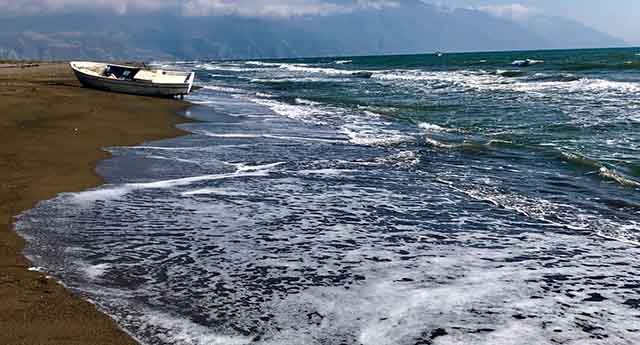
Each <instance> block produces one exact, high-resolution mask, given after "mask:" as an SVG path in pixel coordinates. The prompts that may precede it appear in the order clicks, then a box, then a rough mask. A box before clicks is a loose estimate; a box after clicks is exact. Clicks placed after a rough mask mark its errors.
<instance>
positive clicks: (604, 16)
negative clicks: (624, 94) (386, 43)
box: [432, 0, 640, 46]
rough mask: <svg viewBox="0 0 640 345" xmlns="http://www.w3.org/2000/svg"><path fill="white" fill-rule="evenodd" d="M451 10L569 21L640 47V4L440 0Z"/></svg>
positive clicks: (635, 0)
mask: <svg viewBox="0 0 640 345" xmlns="http://www.w3.org/2000/svg"><path fill="white" fill-rule="evenodd" d="M432 2H434V3H439V4H442V5H445V6H448V7H465V8H467V7H473V8H484V9H494V10H495V12H496V13H500V12H502V13H503V14H504V13H506V12H507V11H508V10H509V9H515V11H516V14H517V12H519V11H526V10H529V11H533V12H534V13H544V14H546V15H558V16H562V17H568V18H572V19H575V20H578V21H579V22H582V23H584V24H587V25H589V26H591V27H593V28H595V29H598V30H600V31H603V32H606V33H609V34H611V35H613V36H616V37H618V38H621V39H623V40H625V41H627V42H629V43H632V44H635V45H639V46H640V0H516V1H514V0H511V1H509V0H506V1H505V0H440V1H435V0H434V1H432Z"/></svg>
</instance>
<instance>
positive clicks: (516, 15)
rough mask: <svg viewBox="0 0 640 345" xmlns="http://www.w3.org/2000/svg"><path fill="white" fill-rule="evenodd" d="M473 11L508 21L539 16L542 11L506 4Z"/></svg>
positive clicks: (481, 7)
mask: <svg viewBox="0 0 640 345" xmlns="http://www.w3.org/2000/svg"><path fill="white" fill-rule="evenodd" d="M473 9H475V10H479V11H483V12H487V13H489V14H491V15H493V16H496V17H501V18H508V19H514V20H518V19H524V18H527V17H530V16H532V15H536V14H540V13H541V12H542V11H541V10H540V9H538V8H535V7H530V6H525V5H523V4H517V3H516V4H507V5H486V6H479V7H474V8H473Z"/></svg>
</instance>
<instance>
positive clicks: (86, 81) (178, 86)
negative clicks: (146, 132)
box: [71, 63, 195, 97]
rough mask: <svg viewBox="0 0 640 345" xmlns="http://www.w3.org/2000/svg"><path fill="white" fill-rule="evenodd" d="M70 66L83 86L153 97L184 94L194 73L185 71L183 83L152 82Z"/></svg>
mask: <svg viewBox="0 0 640 345" xmlns="http://www.w3.org/2000/svg"><path fill="white" fill-rule="evenodd" d="M71 68H72V70H73V72H74V73H75V75H76V77H77V78H78V81H80V84H82V86H84V87H88V88H92V89H98V90H103V91H110V92H118V93H128V94H134V95H141V96H154V97H175V96H184V95H187V94H189V93H190V92H191V89H192V87H193V80H194V78H195V74H194V73H193V72H190V73H186V74H185V75H186V78H185V82H184V83H171V84H169V83H154V82H152V81H146V80H123V79H112V78H108V77H104V76H99V75H93V74H89V73H85V72H83V71H82V70H81V69H79V68H77V67H76V66H75V65H74V63H71Z"/></svg>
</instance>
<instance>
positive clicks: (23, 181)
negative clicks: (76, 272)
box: [0, 63, 187, 345]
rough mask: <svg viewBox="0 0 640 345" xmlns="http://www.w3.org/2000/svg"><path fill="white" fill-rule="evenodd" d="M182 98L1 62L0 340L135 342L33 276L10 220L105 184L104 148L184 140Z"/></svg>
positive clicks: (58, 67) (56, 68) (57, 67)
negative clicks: (92, 84)
mask: <svg viewBox="0 0 640 345" xmlns="http://www.w3.org/2000/svg"><path fill="white" fill-rule="evenodd" d="M186 106H187V104H186V103H184V102H180V101H176V100H168V99H154V98H144V97H136V96H129V95H120V94H110V93H104V92H99V91H94V90H89V89H84V88H81V87H80V85H79V84H78V82H77V81H76V80H75V78H74V76H73V75H72V73H71V71H70V69H69V68H68V67H67V65H66V64H61V63H29V64H20V63H5V64H0V114H1V115H0V126H1V127H2V138H1V139H0V142H1V144H0V175H1V176H2V180H1V181H0V182H1V184H0V222H1V223H0V227H1V229H2V230H1V231H0V343H1V344H7V345H9V344H119V345H122V344H135V343H136V342H135V341H134V340H132V339H131V338H130V337H129V336H128V335H127V334H126V333H124V332H123V331H122V330H120V329H119V328H118V327H117V325H115V324H114V322H113V321H112V320H111V319H110V318H109V317H107V316H106V315H104V314H102V313H100V312H98V311H97V310H96V308H95V307H94V306H93V305H92V304H90V303H89V302H86V301H84V300H83V299H82V298H80V297H79V296H75V295H74V294H72V293H71V292H69V291H67V290H65V289H64V288H63V287H62V286H61V285H59V284H57V283H56V282H55V281H53V280H51V279H47V278H46V277H45V275H44V274H42V273H38V272H32V271H29V270H28V268H29V267H30V266H31V265H30V263H29V262H28V260H26V259H25V258H24V257H23V256H22V250H23V248H24V244H25V243H24V240H23V239H22V238H20V237H19V236H18V235H17V234H16V233H15V232H14V231H13V226H12V223H13V217H15V216H16V215H18V214H20V213H21V212H23V211H24V210H27V209H29V208H31V207H33V206H34V205H35V204H36V203H37V202H38V201H41V200H45V199H49V198H51V197H54V196H55V195H56V194H58V193H61V192H72V191H80V190H84V189H87V188H90V187H93V186H96V185H99V184H101V182H102V181H101V178H100V177H99V176H98V175H97V174H96V172H95V164H96V163H97V162H98V161H99V160H102V159H104V158H107V157H108V153H106V152H105V151H103V150H102V148H104V147H108V146H117V145H134V144H138V143H141V142H143V141H147V140H155V139H161V138H168V137H173V136H178V135H181V134H182V133H183V132H181V131H180V130H178V129H176V128H175V125H176V124H177V123H180V122H184V121H185V120H184V118H182V117H180V116H178V115H177V114H178V113H179V112H180V111H182V110H184V109H185V108H186Z"/></svg>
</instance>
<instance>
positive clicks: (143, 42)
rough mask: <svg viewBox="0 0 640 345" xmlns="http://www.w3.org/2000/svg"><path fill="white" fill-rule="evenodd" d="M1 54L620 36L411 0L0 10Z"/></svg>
mask: <svg viewBox="0 0 640 345" xmlns="http://www.w3.org/2000/svg"><path fill="white" fill-rule="evenodd" d="M0 27H2V28H3V30H2V31H1V32H0V58H29V59H104V60H111V59H120V60H121V59H142V60H148V59H197V58H210V59H218V58H263V57H303V56H335V55H369V54H389V53H394V54H401V53H423V52H432V51H476V50H515V49H539V48H578V47H580V48H589V47H605V46H622V45H625V43H624V42H623V41H621V40H619V39H616V38H614V37H611V36H609V35H607V34H604V33H601V32H598V31H596V30H594V29H592V28H589V27H587V26H585V25H583V24H580V23H577V22H574V21H570V20H567V19H564V18H559V17H545V16H536V17H533V18H530V19H528V20H527V21H525V22H514V21H511V20H506V19H501V18H497V17H493V16H491V15H489V14H487V13H484V12H482V11H476V10H467V9H457V10H444V9H442V8H441V7H437V6H434V5H429V4H426V3H423V2H422V1H419V0H405V1H403V2H402V3H401V5H400V6H397V7H389V8H385V9H383V10H380V9H373V8H369V9H362V10H359V11H354V12H351V13H340V14H332V15H321V16H301V17H291V18H250V17H240V16H207V17H188V16H180V15H171V14H168V13H154V14H151V15H150V14H146V15H140V14H131V15H116V14H113V13H107V14H106V15H98V14H97V13H75V14H73V13H67V14H59V15H41V16H22V17H20V16H14V17H4V18H3V17H0Z"/></svg>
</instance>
